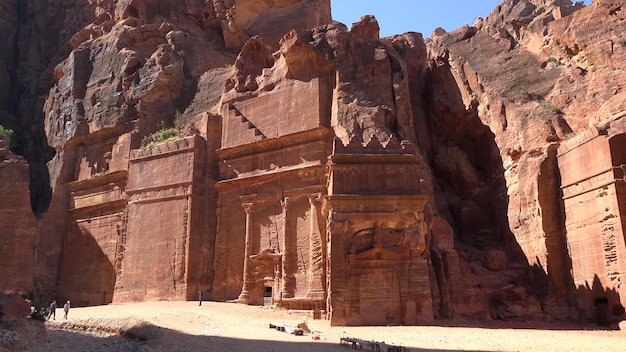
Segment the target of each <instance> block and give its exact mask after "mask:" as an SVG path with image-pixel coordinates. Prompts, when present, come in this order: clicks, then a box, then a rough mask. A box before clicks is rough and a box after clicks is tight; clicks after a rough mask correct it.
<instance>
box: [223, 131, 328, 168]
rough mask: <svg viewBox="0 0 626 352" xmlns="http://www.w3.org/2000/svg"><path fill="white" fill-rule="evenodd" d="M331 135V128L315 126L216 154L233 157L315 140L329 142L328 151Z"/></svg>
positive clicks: (261, 152) (226, 157) (225, 157)
mask: <svg viewBox="0 0 626 352" xmlns="http://www.w3.org/2000/svg"><path fill="white" fill-rule="evenodd" d="M333 135H334V133H333V131H332V130H331V129H328V128H326V127H317V128H313V129H310V130H307V131H302V132H298V133H293V134H289V135H286V136H281V137H278V138H268V139H263V140H260V141H257V142H254V143H249V144H245V145H241V146H237V147H233V148H226V149H219V150H217V155H218V157H219V159H220V160H227V159H235V158H242V157H245V156H248V155H254V154H263V153H267V152H269V151H273V150H278V149H283V148H287V147H292V146H297V145H302V144H308V143H312V142H316V141H323V142H326V143H329V148H328V149H329V151H330V143H331V141H332V137H333Z"/></svg>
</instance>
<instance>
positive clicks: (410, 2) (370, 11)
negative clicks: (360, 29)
mask: <svg viewBox="0 0 626 352" xmlns="http://www.w3.org/2000/svg"><path fill="white" fill-rule="evenodd" d="M501 2H502V0H436V1H433V0H331V8H332V14H333V19H334V20H335V21H339V22H342V23H344V24H345V25H346V26H348V28H350V27H351V26H352V23H354V22H356V21H358V20H359V18H360V17H361V16H364V15H374V16H375V17H376V20H378V25H379V26H380V36H381V37H387V36H390V35H393V34H401V33H404V32H409V31H413V32H420V33H422V35H423V36H424V38H428V37H430V35H431V33H432V31H433V29H435V28H437V27H441V28H443V29H445V30H446V31H448V32H450V31H453V30H455V29H457V28H459V27H460V26H462V25H464V24H466V23H467V24H469V25H471V24H473V23H474V19H476V18H477V17H487V15H488V14H489V13H490V12H491V11H492V10H493V9H495V8H496V6H497V5H499V4H500V3H501ZM590 2H591V1H589V0H586V1H585V3H587V4H588V3H590Z"/></svg>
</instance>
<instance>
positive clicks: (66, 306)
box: [63, 301, 70, 319]
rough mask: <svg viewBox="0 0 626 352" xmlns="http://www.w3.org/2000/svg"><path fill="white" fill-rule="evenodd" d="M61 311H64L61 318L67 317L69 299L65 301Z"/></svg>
mask: <svg viewBox="0 0 626 352" xmlns="http://www.w3.org/2000/svg"><path fill="white" fill-rule="evenodd" d="M63 311H64V312H65V315H64V316H63V319H67V313H68V312H69V311H70V301H67V302H65V304H64V305H63Z"/></svg>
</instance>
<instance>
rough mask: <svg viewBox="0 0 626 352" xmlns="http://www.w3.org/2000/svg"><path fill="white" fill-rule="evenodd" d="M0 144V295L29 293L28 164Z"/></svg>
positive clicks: (32, 242)
mask: <svg viewBox="0 0 626 352" xmlns="http://www.w3.org/2000/svg"><path fill="white" fill-rule="evenodd" d="M8 144H9V143H8V141H5V140H0V195H1V196H0V198H1V199H2V200H1V201H0V228H1V229H2V230H0V253H2V255H0V268H1V269H0V272H1V273H0V293H2V294H11V293H18V294H25V293H30V292H32V289H33V277H34V267H33V263H34V255H35V252H34V249H35V234H36V220H35V216H34V215H33V213H32V210H31V207H30V192H29V189H28V164H27V163H26V162H25V161H24V159H22V158H20V157H18V156H16V155H13V154H12V153H11V152H10V151H9V148H8Z"/></svg>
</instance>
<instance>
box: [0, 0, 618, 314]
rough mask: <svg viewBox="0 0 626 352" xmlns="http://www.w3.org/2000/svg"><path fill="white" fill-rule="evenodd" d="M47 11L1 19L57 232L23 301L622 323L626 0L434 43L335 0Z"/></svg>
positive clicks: (49, 220) (542, 4)
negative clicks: (192, 303)
mask: <svg viewBox="0 0 626 352" xmlns="http://www.w3.org/2000/svg"><path fill="white" fill-rule="evenodd" d="M28 5H29V6H28V7H27V8H18V9H15V11H14V12H13V13H14V14H15V15H11V14H10V13H9V12H6V13H5V12H2V13H1V14H0V33H8V34H15V38H16V40H17V41H16V42H15V43H14V44H13V45H12V46H11V45H8V46H7V50H9V51H11V52H13V53H14V54H15V55H13V56H8V55H7V54H3V55H4V56H2V57H0V65H2V67H1V68H2V70H0V78H2V77H4V76H3V75H5V76H8V77H9V78H11V79H9V81H8V82H10V83H9V84H8V85H7V83H3V82H6V81H5V80H1V79H0V104H2V105H0V112H2V111H5V112H7V115H10V116H8V117H7V118H3V120H2V122H3V123H5V122H4V121H5V120H6V121H13V122H15V121H22V122H21V124H19V127H20V128H19V129H18V132H19V133H18V137H17V141H18V142H17V143H16V144H15V147H14V149H15V150H14V152H16V153H18V154H23V155H24V157H25V160H26V161H27V162H28V163H29V176H30V199H31V206H32V209H33V211H34V213H35V214H36V215H38V216H39V218H38V220H37V223H36V225H35V224H29V223H26V225H24V227H23V230H24V231H26V232H28V231H29V229H32V231H33V232H29V234H30V236H32V237H33V240H32V241H34V243H36V250H35V251H34V254H31V255H34V267H32V268H31V269H30V270H32V272H33V273H32V274H31V275H32V276H31V277H33V282H32V283H31V282H29V283H27V282H19V283H18V284H17V285H16V290H24V291H27V292H30V291H32V292H33V294H34V295H36V296H37V297H39V298H41V299H48V298H49V297H50V296H55V297H56V298H57V300H59V301H63V300H64V299H66V298H71V299H72V301H73V302H76V303H77V304H78V305H93V304H106V303H109V302H112V301H128V300H146V299H194V297H196V295H197V291H199V290H203V291H205V292H207V296H208V297H209V298H211V299H217V300H236V301H239V302H241V303H248V304H264V303H265V302H268V304H274V305H278V306H282V307H287V308H293V309H306V310H312V311H313V312H315V313H313V314H317V315H319V314H321V313H320V312H321V311H325V313H326V317H328V318H329V319H331V320H332V322H333V324H339V325H341V324H348V325H355V324H414V323H416V322H420V321H431V320H433V319H437V318H468V319H476V318H479V319H488V318H493V319H537V318H545V319H548V318H547V317H549V319H553V318H556V319H574V320H584V321H597V322H600V323H613V322H616V321H619V320H620V319H621V318H622V317H623V314H624V312H623V310H624V309H623V307H624V304H625V298H624V297H626V293H625V292H624V289H623V285H622V284H621V280H623V278H622V277H623V275H624V272H625V271H626V269H625V267H624V265H625V264H624V263H625V262H626V254H624V253H626V247H625V244H624V240H623V237H624V236H623V228H622V225H621V224H622V222H623V221H622V220H620V219H621V217H622V216H623V215H622V214H621V213H620V211H621V210H620V209H622V208H623V205H624V204H623V202H624V200H623V190H622V188H623V186H622V183H620V182H621V181H622V178H623V175H621V174H620V170H622V171H621V172H623V165H624V163H626V162H624V161H623V160H622V159H623V156H622V153H621V152H620V150H621V149H623V148H622V139H623V134H624V133H625V131H624V127H623V124H624V122H623V118H624V111H625V110H626V94H623V92H622V90H623V89H624V88H623V87H622V85H623V84H624V83H623V82H626V77H625V76H624V68H625V65H626V64H625V62H626V60H625V59H626V44H625V43H626V38H624V37H623V36H624V34H623V33H624V32H625V30H624V29H625V28H624V26H626V21H624V12H623V10H622V6H623V4H622V3H621V2H620V1H617V0H612V1H611V0H598V1H594V2H593V4H591V5H589V6H583V5H582V4H579V3H576V4H574V3H572V2H571V1H568V0H559V1H539V0H532V1H531V0H506V1H504V2H503V3H502V4H500V5H499V6H498V7H497V8H496V9H495V10H494V11H493V12H492V13H491V14H490V15H489V16H487V17H486V18H485V19H481V20H479V21H477V22H476V23H475V24H474V25H473V26H468V25H466V26H463V27H461V28H459V29H457V30H455V31H453V32H451V33H446V32H445V31H443V30H437V31H435V32H434V33H433V35H432V38H430V39H426V40H424V39H423V38H422V36H421V34H419V33H405V34H401V35H395V36H392V37H389V38H382V39H381V38H379V28H378V24H377V22H376V20H375V18H373V17H371V16H365V17H363V18H362V19H361V20H360V21H359V22H357V23H355V24H354V25H353V26H352V28H350V29H348V28H347V27H346V26H345V25H343V24H341V23H336V22H334V23H333V22H332V19H331V16H330V3H329V1H328V0H318V1H314V0H303V1H294V0H285V1H217V0H216V1H211V2H203V1H198V0H196V1H185V2H180V1H156V0H144V1H140V0H125V1H100V2H91V3H75V4H73V6H66V7H65V8H66V10H65V11H61V4H60V2H56V1H51V0H50V1H43V0H39V1H37V0H31V1H29V2H28ZM11 6H12V5H11V4H10V3H9V2H8V1H1V0H0V9H4V8H7V9H8V8H9V7H11ZM43 9H45V10H46V11H43ZM26 14H33V15H32V16H30V17H29V16H25V15H26ZM55 16H56V17H55ZM15 23H18V24H19V25H18V26H17V29H18V30H17V31H16V30H15V29H14V28H15ZM37 28H53V29H58V31H56V32H55V31H50V32H46V34H45V35H43V34H42V35H40V36H37V33H39V32H38V31H37ZM52 33H56V34H52ZM30 39H32V40H31V41H30V43H32V45H27V44H26V43H29V40H30ZM0 45H6V44H0ZM51 48H55V49H54V50H53V49H51ZM0 49H3V48H2V47H0ZM26 49H28V51H27V50H26ZM2 52H3V53H4V51H2ZM48 52H49V53H52V54H48V55H44V53H48ZM27 53H28V55H27ZM15 57H17V58H19V59H18V60H17V62H13V58H15ZM18 64H19V65H18ZM3 70H4V71H3ZM18 86H23V87H24V89H23V90H20V92H23V93H22V94H18V95H15V94H14V95H11V94H10V93H9V92H10V91H15V88H16V87H18ZM16 102H19V104H16ZM166 127H175V128H174V129H175V130H176V131H177V133H178V134H179V136H178V137H179V138H178V139H177V140H174V141H169V142H166V143H164V144H159V145H157V146H151V147H146V145H145V139H146V138H147V137H148V136H150V135H151V134H153V133H154V132H159V131H161V132H160V133H163V132H164V131H165V128H166ZM180 135H182V136H180ZM192 135H193V136H192ZM180 137H185V138H180ZM594 157H598V160H597V161H594V162H593V163H591V162H588V161H587V160H588V159H591V158H594ZM3 165H4V164H3ZM20 165H22V166H21V167H22V169H20V170H22V171H21V172H23V171H24V168H23V164H20ZM11 170H13V169H12V168H8V167H5V166H1V167H0V172H9V171H11ZM21 175H22V176H24V175H23V174H21ZM3 182H5V181H4V178H3V179H2V181H0V187H9V186H3V185H4V183H3ZM21 182H23V181H21ZM598 192H599V193H598ZM18 193H19V192H18ZM20 194H21V195H20ZM20 194H16V195H14V196H15V197H17V198H19V199H20V200H21V203H19V204H20V207H19V208H15V209H16V210H14V211H15V212H16V213H19V214H20V216H24V214H26V213H25V212H23V210H22V209H23V200H24V198H23V197H24V193H20ZM12 197H13V195H12ZM17 198H16V199H17ZM15 202H17V201H15ZM16 204H17V203H16ZM605 213H606V216H603V214H605ZM3 214H4V213H3ZM7 214H8V212H7ZM29 214H30V213H29ZM19 226H21V225H14V226H13V227H11V229H13V228H15V229H16V230H12V231H14V232H15V231H18V229H20V227H19ZM581 229H582V230H581ZM19 231H22V230H19ZM589 232H591V233H593V234H596V235H592V236H586V235H584V234H587V233H589ZM15 233H17V232H15ZM598 233H599V234H598ZM13 242H16V243H15V244H13ZM18 242H19V243H18ZM10 243H11V244H10V246H12V247H11V248H10V249H7V250H18V251H19V252H20V253H22V252H23V251H26V247H28V246H30V247H29V248H31V249H30V251H29V252H28V253H33V251H32V247H33V244H32V243H29V242H27V241H21V240H17V239H12V240H11V241H10ZM24 246H25V247H24ZM30 263H32V261H31V262H30ZM9 264H11V263H9ZM7 267H11V268H12V269H11V270H14V271H15V270H18V269H19V266H18V265H13V264H11V265H8V266H7ZM20 270H22V269H20ZM3 284H4V283H3ZM17 286H20V287H17Z"/></svg>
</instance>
